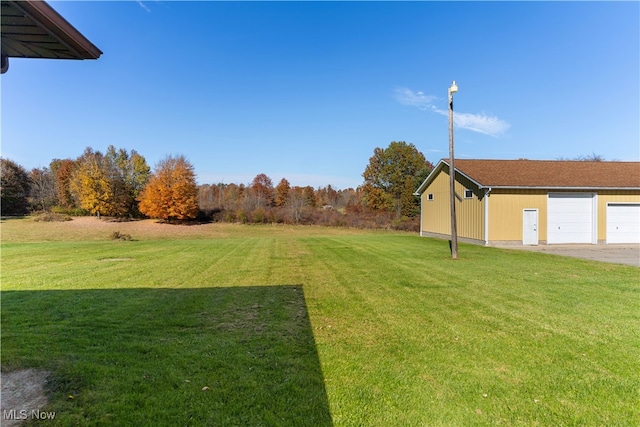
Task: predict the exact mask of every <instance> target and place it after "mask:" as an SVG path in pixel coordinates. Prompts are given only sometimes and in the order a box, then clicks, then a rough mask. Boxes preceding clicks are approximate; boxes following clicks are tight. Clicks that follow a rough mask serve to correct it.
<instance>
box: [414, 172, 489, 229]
mask: <svg viewBox="0 0 640 427" xmlns="http://www.w3.org/2000/svg"><path fill="white" fill-rule="evenodd" d="M467 189H468V190H473V192H474V196H473V198H472V199H465V198H464V191H465V190H467ZM455 191H456V193H457V194H458V195H459V196H460V197H461V198H462V201H460V200H458V199H456V219H457V221H458V222H457V226H458V236H459V237H465V238H469V239H476V240H483V239H484V206H483V202H482V200H481V197H482V195H483V192H482V191H479V190H478V189H477V187H476V186H475V185H474V184H473V183H472V182H471V181H468V180H466V179H464V178H462V183H460V182H458V181H456V190H455ZM429 194H433V200H432V201H429V200H428V195H429ZM422 230H423V231H426V232H430V233H438V234H451V210H450V199H449V175H448V173H447V171H446V170H443V172H442V173H440V174H439V175H438V176H437V177H436V178H435V179H434V180H433V182H432V183H431V184H430V185H429V187H427V189H426V190H425V191H424V193H422Z"/></svg>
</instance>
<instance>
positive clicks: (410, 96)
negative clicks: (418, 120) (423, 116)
mask: <svg viewBox="0 0 640 427" xmlns="http://www.w3.org/2000/svg"><path fill="white" fill-rule="evenodd" d="M437 98H438V97H436V96H432V95H425V94H424V93H423V92H414V91H412V90H411V89H407V88H405V87H402V88H397V89H396V100H397V101H398V102H399V103H401V104H402V105H409V106H411V107H418V108H420V109H421V110H427V109H431V108H433V101H435V100H436V99H437Z"/></svg>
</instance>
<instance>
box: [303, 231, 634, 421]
mask: <svg viewBox="0 0 640 427" xmlns="http://www.w3.org/2000/svg"><path fill="white" fill-rule="evenodd" d="M350 240H351V238H345V239H338V240H336V239H331V240H322V242H315V244H314V245H313V247H314V248H315V257H316V258H317V259H321V260H325V262H324V264H323V269H324V270H327V271H332V272H333V279H334V280H335V282H336V285H337V286H338V287H339V288H345V289H338V290H336V289H334V287H325V288H321V289H320V290H318V291H317V292H319V293H320V292H321V291H322V289H326V290H327V292H328V293H327V294H322V296H318V298H319V299H320V300H322V303H321V311H322V312H323V314H324V323H325V325H324V327H323V329H322V330H321V331H320V333H319V334H318V333H317V334H318V335H319V336H321V337H323V338H326V346H325V345H324V344H325V340H324V339H320V338H317V341H318V342H320V343H322V344H323V345H322V347H321V349H322V350H321V351H320V355H321V359H322V360H323V366H325V365H326V366H327V369H325V374H326V375H328V376H329V377H331V381H330V382H328V383H327V384H328V390H329V394H330V396H331V395H333V394H336V395H340V396H349V397H348V398H345V399H344V400H341V401H340V404H339V405H338V406H339V408H336V409H335V410H333V409H334V408H333V406H332V413H334V415H335V414H336V413H344V414H351V415H354V414H355V415H354V416H355V417H356V418H358V419H360V417H365V418H366V417H370V416H373V417H374V418H375V419H386V415H385V414H387V413H394V414H396V415H397V413H398V412H401V413H403V414H405V415H406V414H413V417H412V419H414V420H416V419H417V420H420V422H422V421H424V422H426V423H432V422H433V421H434V419H435V420H436V421H437V422H441V423H443V424H448V423H450V422H451V421H452V420H456V422H459V423H466V422H468V417H469V416H472V417H475V418H473V419H477V420H485V421H487V414H492V413H493V415H494V416H495V414H496V413H498V414H499V413H505V415H506V417H507V418H506V419H511V420H514V418H513V415H514V414H516V413H519V411H522V410H523V407H525V408H527V410H526V411H525V412H524V413H526V414H529V415H527V416H530V415H531V414H534V413H535V414H540V416H541V419H542V420H545V419H546V420H547V422H548V423H553V421H552V420H554V419H556V416H557V415H558V414H557V413H556V412H554V411H551V410H545V409H546V408H548V407H547V406H546V405H547V403H548V402H550V401H552V402H555V403H560V407H561V409H562V410H561V411H560V412H562V414H563V416H567V417H569V419H572V420H573V421H572V422H578V421H579V422H585V421H588V420H590V419H591V420H592V419H593V417H594V416H595V417H596V419H597V415H598V414H601V413H606V412H607V409H606V408H607V407H608V405H611V404H612V401H611V399H609V398H608V396H611V395H616V394H618V393H620V392H623V393H622V394H625V395H626V396H628V397H630V396H631V395H632V394H633V392H634V391H633V390H634V389H636V386H635V385H634V382H635V381H637V379H638V375H637V374H632V375H629V374H630V372H631V371H629V368H630V367H632V366H634V367H638V359H637V357H636V354H637V353H636V352H634V351H629V350H630V348H629V345H630V344H631V347H633V348H637V344H638V338H637V336H638V335H637V332H638V329H637V328H629V326H630V325H633V324H635V325H637V320H638V313H640V307H639V306H638V301H637V299H636V298H635V296H636V295H637V291H638V286H637V269H633V268H628V269H625V272H624V273H623V274H622V275H621V276H618V278H617V279H613V277H608V276H610V275H609V274H608V272H610V271H612V270H617V267H609V266H607V265H604V264H599V263H588V262H583V261H579V260H572V259H567V258H559V257H548V256H545V257H539V256H533V257H532V256H531V255H534V254H528V253H516V252H505V251H501V250H496V249H492V248H480V247H475V246H464V250H465V258H463V259H462V260H459V261H451V260H449V259H446V255H445V256H443V255H442V252H441V249H443V245H442V244H441V242H433V244H432V243H431V242H429V241H428V240H427V239H416V238H414V237H412V236H399V237H391V238H388V239H387V238H381V239H379V238H375V237H373V238H371V239H368V240H367V241H366V242H365V243H364V244H361V245H357V246H354V245H353V243H352V242H350ZM445 245H446V242H445ZM382 247H384V248H386V249H385V250H382V249H381V248H382ZM436 248H437V250H438V251H437V252H434V250H436ZM349 252H350V254H349V255H345V254H346V253H349ZM505 254H507V255H506V256H505ZM536 255H537V254H536ZM514 256H515V257H514ZM514 258H515V259H514ZM407 259H414V260H417V261H415V264H416V265H417V267H416V265H412V263H407V262H406V260H407ZM550 261H551V262H550ZM420 265H421V266H422V267H420ZM520 265H522V266H524V268H520ZM421 268H422V269H421ZM618 271H619V270H618ZM536 273H537V274H536ZM539 276H543V277H544V278H543V279H542V280H540V277H539ZM376 277H377V279H376ZM610 279H613V280H610ZM594 294H597V298H594V297H595V296H596V295H594ZM578 301H579V304H577V303H576V302H578ZM329 302H331V303H329ZM602 305H604V308H603V307H602ZM587 313H594V316H591V315H590V314H587ZM612 313H616V315H612ZM313 314H314V313H313V311H312V318H313ZM629 315H631V316H632V317H633V320H634V322H635V323H629V322H630V321H631V320H632V319H631V318H629ZM327 324H331V326H332V327H331V328H328V326H327ZM603 325H606V327H605V328H604V329H603V328H602V326H603ZM625 328H626V329H625ZM347 331H348V332H347ZM612 331H615V333H614V335H613V336H612V335H611V333H610V332H612ZM354 336H356V337H358V339H356V340H354V339H353V337H354ZM625 348H626V349H627V350H626V351H625V350H624V349H625ZM621 352H622V353H624V354H621ZM345 353H346V354H349V358H350V359H351V360H358V361H359V363H358V364H357V366H360V367H362V370H361V371H357V372H352V371H351V372H350V371H344V372H343V370H342V369H343V367H345V365H344V364H342V363H341V362H340V360H341V356H340V355H342V357H344V354H345ZM327 354H331V355H332V356H326V355H327ZM377 355H380V356H377ZM325 356H326V358H325ZM614 359H615V362H614V361H613V360H614ZM387 360H393V361H394V363H397V365H396V366H395V367H394V368H393V370H392V371H391V372H392V374H391V375H389V374H387V366H388V364H387V363H385V362H386V361H387ZM325 361H326V363H325ZM365 367H366V368H365ZM594 371H595V372H598V373H599V374H598V375H595V377H594V375H593V372H594ZM543 372H545V373H548V375H546V374H545V375H542V373H543ZM335 375H337V376H338V377H339V378H337V379H334V378H333V376H335ZM596 378H597V379H596ZM425 381H426V382H425ZM394 383H395V384H397V389H396V390H395V392H396V393H398V395H399V396H402V397H401V398H399V399H394V400H391V401H389V405H391V407H388V406H386V405H385V404H384V401H385V400H384V399H382V398H380V399H379V398H377V397H376V396H372V394H375V390H381V391H380V393H381V394H385V393H386V392H388V390H389V388H390V387H391V384H394ZM373 384H377V385H378V387H375V386H372V385H373ZM514 387H516V388H517V392H514V390H513V388H514ZM363 388H365V389H366V390H367V392H366V393H365V392H363V391H362V390H363ZM334 389H335V390H334ZM572 389H577V390H594V391H595V390H598V391H597V392H596V393H594V395H593V396H597V395H603V396H607V397H605V398H604V399H602V400H600V399H599V398H593V399H590V401H589V405H586V409H585V408H580V409H577V408H574V407H573V406H574V403H575V402H572V397H570V396H571V392H569V395H568V396H567V394H566V393H567V390H572ZM338 390H339V391H338ZM382 390H384V391H382ZM333 391H335V393H334V392H333ZM485 394H486V395H487V396H486V397H485ZM416 396H422V398H421V399H420V398H419V399H417V400H416ZM427 396H429V398H427ZM489 396H491V398H489ZM574 397H575V396H574ZM434 398H435V399H434ZM460 400H462V401H466V402H476V406H478V407H474V408H469V407H467V406H463V407H460V408H454V407H452V406H451V405H450V403H449V402H451V401H460ZM367 401H375V402H376V403H377V404H376V405H375V407H374V408H369V409H367V413H368V415H365V414H363V413H361V412H362V408H363V407H368V403H367ZM543 401H544V402H545V403H544V404H542V405H540V403H541V402H543ZM331 402H332V405H333V404H334V403H335V402H334V401H333V400H331ZM381 402H382V404H381ZM400 402H401V403H400ZM427 402H431V404H432V405H433V406H429V405H428V404H427V405H426V406H425V403H427ZM398 405H399V406H400V407H401V411H398V409H399V408H397V406H398ZM618 405H619V410H621V411H622V413H625V414H626V416H629V417H633V416H634V411H635V409H634V404H633V402H632V401H631V400H628V399H627V400H626V401H625V403H622V402H620V401H618V402H616V403H615V404H614V406H618ZM394 408H395V409H394ZM443 408H447V409H446V410H443ZM509 408H519V409H509ZM476 412H478V413H476ZM372 413H373V414H375V415H372ZM436 414H440V415H436ZM527 416H524V417H523V418H522V420H527ZM441 417H442V418H441ZM452 417H453V418H452ZM519 417H520V415H518V416H517V417H516V418H515V420H519V419H520V418H519ZM499 419H500V418H499V417H498V418H493V420H494V421H495V420H499ZM526 423H527V422H525V424H526Z"/></svg>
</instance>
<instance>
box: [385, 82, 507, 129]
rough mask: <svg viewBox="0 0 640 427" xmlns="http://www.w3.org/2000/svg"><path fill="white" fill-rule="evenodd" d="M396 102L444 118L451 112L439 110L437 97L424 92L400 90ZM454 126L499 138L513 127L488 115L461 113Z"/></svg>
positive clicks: (397, 91) (458, 114) (396, 92)
mask: <svg viewBox="0 0 640 427" xmlns="http://www.w3.org/2000/svg"><path fill="white" fill-rule="evenodd" d="M395 94H396V100H397V101H398V102H399V103H401V104H403V105H408V106H412V107H416V108H419V109H421V110H427V111H432V112H434V113H437V114H441V115H443V116H448V115H449V111H448V110H443V109H441V108H438V107H437V106H436V105H435V104H434V103H433V102H434V101H435V100H437V99H438V97H437V96H433V95H425V94H424V93H423V92H414V91H412V90H411V89H407V88H398V89H396V91H395ZM453 124H454V126H457V127H459V128H461V129H467V130H470V131H473V132H478V133H482V134H484V135H489V136H494V137H498V136H500V135H503V134H504V133H505V132H506V131H507V130H509V128H510V127H511V125H510V124H509V123H507V122H505V121H504V120H502V119H500V118H498V117H496V116H492V115H487V114H474V113H459V112H456V113H455V114H454V115H453Z"/></svg>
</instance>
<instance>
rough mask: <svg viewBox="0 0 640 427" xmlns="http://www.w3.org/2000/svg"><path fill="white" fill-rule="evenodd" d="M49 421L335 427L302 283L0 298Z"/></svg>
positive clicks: (12, 350) (16, 362) (6, 331)
mask: <svg viewBox="0 0 640 427" xmlns="http://www.w3.org/2000/svg"><path fill="white" fill-rule="evenodd" d="M2 328H3V330H2V350H3V351H2V369H3V370H5V371H8V370H14V369H20V368H27V367H35V368H41V369H46V370H48V371H50V372H51V377H50V379H49V382H48V388H49V390H48V391H49V400H50V402H51V403H50V405H49V406H48V407H47V410H49V411H55V412H56V414H57V416H56V419H55V425H70V424H77V423H81V424H84V425H87V423H88V425H94V424H107V423H108V424H117V425H158V424H160V425H282V426H284V425H295V426H301V425H309V426H330V425H332V420H331V414H330V411H329V403H328V399H327V394H326V391H325V388H324V380H323V376H322V370H321V367H320V361H319V358H318V354H317V351H316V347H315V342H314V338H313V333H312V330H311V324H310V321H309V317H308V313H307V307H306V303H305V299H304V294H303V291H302V287H301V286H253V287H233V288H203V289H109V290H65V291H6V292H2Z"/></svg>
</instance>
